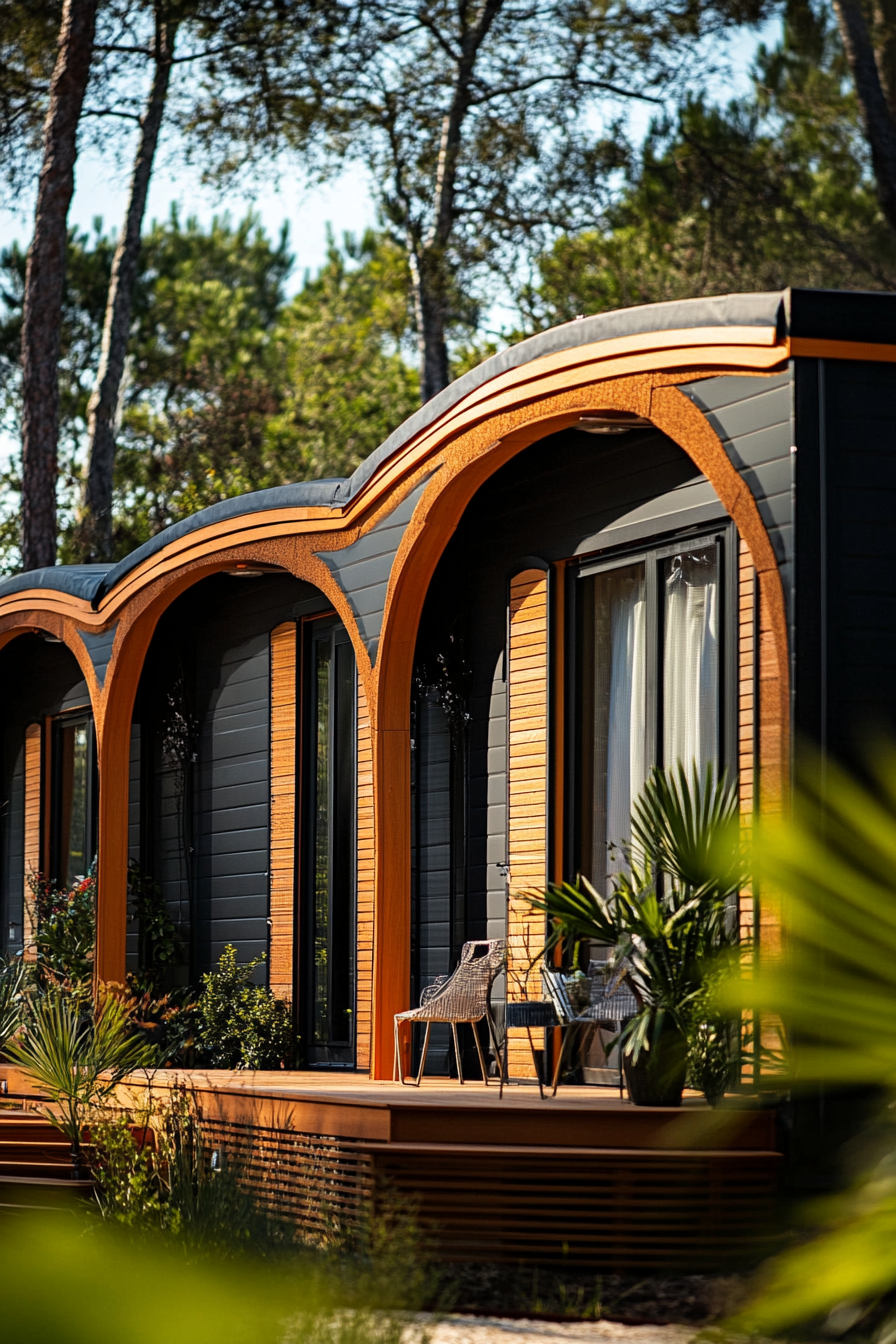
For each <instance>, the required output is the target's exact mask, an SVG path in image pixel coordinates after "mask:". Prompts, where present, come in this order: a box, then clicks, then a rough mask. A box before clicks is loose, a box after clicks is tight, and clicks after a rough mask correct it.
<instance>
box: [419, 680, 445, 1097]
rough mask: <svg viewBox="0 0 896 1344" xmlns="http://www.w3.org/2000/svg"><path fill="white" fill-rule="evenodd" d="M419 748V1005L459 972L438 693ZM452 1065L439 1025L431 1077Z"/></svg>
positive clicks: (425, 710)
mask: <svg viewBox="0 0 896 1344" xmlns="http://www.w3.org/2000/svg"><path fill="white" fill-rule="evenodd" d="M414 744H415V745H414V807H413V813H412V816H413V847H412V852H413V885H414V897H415V900H414V905H415V919H414V925H413V939H414V946H413V949H412V950H413V958H414V967H413V970H414V977H413V979H414V983H413V985H412V994H413V995H414V1002H415V1003H419V1000H420V994H421V993H422V991H423V990H424V989H425V988H426V986H427V985H431V984H432V982H433V980H434V979H435V977H436V976H437V975H447V974H448V973H449V972H450V971H451V970H452V969H453V964H452V963H453V957H452V947H451V910H452V892H451V801H452V800H451V736H450V732H449V729H448V720H447V718H446V716H445V712H444V710H443V709H442V708H441V706H440V705H439V703H438V700H437V699H436V696H435V695H434V694H433V693H430V694H429V695H426V696H422V697H420V699H419V700H418V705H417V720H416V723H415V737H414ZM419 1043H420V1042H419V1041H418V1042H417V1044H418V1045H419ZM448 1060H449V1030H448V1027H447V1026H444V1025H435V1026H434V1027H433V1029H432V1035H431V1038H430V1049H429V1054H428V1055H427V1064H426V1072H427V1073H432V1074H444V1073H447V1071H448Z"/></svg>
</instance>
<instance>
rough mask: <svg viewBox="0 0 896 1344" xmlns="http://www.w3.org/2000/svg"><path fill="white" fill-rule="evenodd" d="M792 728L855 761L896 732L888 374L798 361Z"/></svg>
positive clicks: (895, 402) (893, 442) (894, 408)
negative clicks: (871, 741) (872, 742)
mask: <svg viewBox="0 0 896 1344" xmlns="http://www.w3.org/2000/svg"><path fill="white" fill-rule="evenodd" d="M797 379H798V399H797V407H798V420H797V424H798V429H799V438H798V448H799V451H798V454H797V491H796V500H797V521H798V528H799V534H798V539H799V554H798V577H797V641H796V668H795V715H796V722H797V726H798V728H799V729H800V730H801V732H802V733H804V734H807V735H809V736H811V737H813V738H815V739H816V740H819V741H820V742H821V743H822V744H823V745H826V746H828V747H830V748H831V749H832V750H834V751H835V752H836V753H837V754H839V755H842V756H846V757H853V758H854V757H856V756H859V757H861V756H862V754H863V752H864V750H865V749H866V743H867V735H868V734H869V733H870V734H875V735H876V737H877V740H879V739H880V733H881V729H883V730H884V731H885V732H887V733H889V734H892V733H893V732H894V731H896V369H894V367H893V365H890V364H877V363H873V364H872V363H868V364H865V363H860V362H858V361H856V362H853V361H845V360H844V361H836V360H824V361H815V360H800V361H798V365H797Z"/></svg>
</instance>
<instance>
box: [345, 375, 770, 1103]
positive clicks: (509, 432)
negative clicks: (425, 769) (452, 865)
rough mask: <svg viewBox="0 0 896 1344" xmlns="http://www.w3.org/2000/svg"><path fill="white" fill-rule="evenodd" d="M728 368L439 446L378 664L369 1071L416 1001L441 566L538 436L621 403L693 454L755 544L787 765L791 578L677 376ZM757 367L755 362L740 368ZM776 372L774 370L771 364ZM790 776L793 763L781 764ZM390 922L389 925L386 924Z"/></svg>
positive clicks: (568, 401) (652, 384)
mask: <svg viewBox="0 0 896 1344" xmlns="http://www.w3.org/2000/svg"><path fill="white" fill-rule="evenodd" d="M734 371H736V370H732V369H731V368H730V367H728V366H723V367H722V368H717V369H705V368H704V369H699V370H690V369H689V370H687V371H681V372H679V373H678V374H677V375H676V376H675V378H674V380H673V378H672V377H671V376H669V375H664V374H663V373H660V374H656V373H652V374H643V375H637V374H636V375H628V376H625V377H618V378H613V379H610V380H608V381H603V380H600V381H595V380H594V379H592V380H591V381H590V382H587V383H585V382H583V383H581V384H580V385H579V386H576V387H572V388H567V389H565V390H563V391H555V392H553V393H551V394H550V395H548V396H545V397H543V398H542V399H539V400H537V401H530V402H527V403H525V404H523V405H516V406H511V407H508V408H507V409H506V410H504V411H502V412H501V413H500V414H496V415H495V416H493V417H491V418H490V419H488V420H487V421H484V422H482V423H479V424H476V425H475V426H473V427H472V428H470V429H468V430H467V431H466V432H465V433H462V434H459V435H458V436H457V437H456V438H454V439H453V440H452V441H451V442H450V443H448V444H447V445H446V446H445V447H444V448H443V449H442V451H441V452H440V453H439V454H438V455H437V456H436V459H435V460H436V461H437V462H438V464H439V465H440V466H441V468H442V469H441V470H440V471H439V472H438V473H437V474H436V475H435V476H434V477H433V479H432V481H431V483H430V484H429V486H428V487H427V489H426V490H425V492H424V494H423V496H422V497H421V499H420V502H419V504H418V505H417V508H416V510H415V513H414V517H413V518H412V519H411V522H410V524H409V526H408V528H407V530H406V532H405V535H404V539H403V541H402V543H401V546H400V548H399V551H398V554H397V556H396V558H395V562H394V564H393V567H392V574H391V579H390V583H389V589H388V592H387V596H386V605H385V613H384V618H383V630H382V636H381V641H380V650H381V652H380V657H379V659H378V663H377V666H376V668H375V676H374V679H375V685H376V704H377V721H376V726H375V732H374V766H375V780H376V788H375V799H376V805H377V818H376V821H377V825H376V832H377V836H378V844H377V853H376V919H375V946H374V1000H375V1011H374V1022H375V1028H374V1033H373V1039H372V1057H371V1072H372V1074H373V1076H374V1077H378V1078H380V1077H388V1076H389V1068H390V1067H391V1065H390V1060H391V1055H390V1051H391V1048H392V1043H391V1030H392V1025H391V1024H392V1017H393V1014H394V1013H396V1012H400V1011H402V1010H403V1009H404V1008H406V1007H407V998H408V992H409V967H410V905H409V902H410V805H409V797H410V730H409V711H408V706H409V701H410V688H411V674H412V665H413V657H414V647H415V642H416V634H417V627H418V624H419V620H420V615H421V612H422V608H423V602H424V599H425V596H426V592H427V590H428V587H429V584H430V581H431V579H432V576H433V573H434V571H435V568H436V565H437V564H438V561H439V559H440V557H441V554H442V552H443V551H444V548H445V546H446V545H447V543H448V540H449V539H450V537H451V535H452V534H453V532H454V530H455V528H456V527H457V525H458V523H459V522H460V519H461V517H462V516H463V513H464V511H465V509H466V508H467V505H468V504H469V503H470V501H471V500H472V498H473V496H474V495H475V493H476V491H477V490H478V489H479V488H480V487H481V486H482V485H483V484H484V482H485V481H486V480H487V479H488V478H489V477H490V476H491V475H493V474H494V472H496V471H497V470H498V469H499V468H500V467H502V466H503V465H504V464H505V463H506V462H508V461H510V459H511V458H513V457H515V456H516V454H517V453H519V452H522V451H523V449H524V448H527V447H528V446H529V445H530V444H532V443H534V442H535V441H537V440H538V439H541V438H543V437H545V436H546V435H548V434H551V433H555V432H557V431H558V430H561V429H564V428H569V427H571V426H573V425H575V424H576V423H577V421H578V419H579V417H580V416H581V415H582V414H583V413H587V412H588V411H594V410H597V409H601V410H609V409H614V410H620V411H628V412H631V413H633V414H636V415H639V416H643V417H644V418H645V419H649V420H650V421H651V422H652V423H653V424H654V425H655V426H656V428H658V429H660V430H661V431H662V432H663V433H665V434H667V435H668V436H669V437H670V438H671V439H672V440H673V441H674V442H675V443H677V444H678V445H679V447H681V448H682V449H683V450H684V452H686V453H687V454H688V456H689V457H690V458H691V459H692V461H693V462H694V463H695V465H696V466H698V467H699V469H700V470H701V471H702V472H703V473H704V475H705V476H706V477H707V480H708V481H709V482H710V484H711V485H712V486H713V488H714V489H715V491H716V494H717V495H718V497H719V499H720V501H721V503H722V504H723V506H724V507H725V509H726V510H727V512H728V513H729V514H730V516H731V517H732V518H733V520H734V522H735V524H736V525H737V528H738V532H739V534H740V536H741V537H742V538H743V539H744V541H745V542H746V543H747V545H748V547H749V549H750V552H751V554H752V556H753V560H754V564H755V567H756V570H757V574H758V577H759V583H760V589H761V594H762V600H763V602H764V604H765V605H766V608H767V611H768V613H769V616H770V621H771V628H772V632H773V641H774V648H775V654H776V657H777V663H778V669H779V675H778V678H777V686H778V702H777V705H776V706H775V708H774V711H773V712H774V714H775V717H776V718H777V721H778V723H779V725H780V741H781V755H782V765H783V760H784V759H786V753H787V750H788V741H787V733H788V725H789V683H788V667H789V662H788V648H787V645H788V637H787V616H786V606H785V600H784V588H783V584H782V582H781V576H780V572H779V570H778V563H777V558H776V556H775V553H774V549H773V547H772V544H771V539H770V538H769V535H768V531H767V529H766V527H765V524H764V523H763V521H762V517H761V515H760V513H759V508H758V505H757V504H756V500H755V499H754V497H753V495H752V493H751V492H750V490H749V488H748V487H747V485H746V483H745V482H744V480H743V479H742V477H741V476H740V474H739V473H738V471H737V469H736V467H735V466H734V464H733V463H732V462H731V460H730V458H729V457H728V455H727V453H726V452H725V448H724V445H723V443H722V441H721V439H720V438H719V436H718V435H717V434H716V432H715V431H714V430H713V428H712V427H711V425H710V424H709V423H708V421H707V420H706V418H705V416H704V415H703V413H702V412H701V411H700V410H699V409H698V408H697V407H696V406H695V405H694V403H693V402H692V401H691V400H690V399H689V398H688V397H686V396H685V395H684V393H682V392H681V391H680V390H679V388H678V387H677V386H676V385H675V384H676V383H677V382H682V383H684V382H691V381H693V380H694V379H695V378H700V377H713V376H718V375H720V374H723V373H731V372H734ZM739 371H740V372H750V371H755V370H750V369H749V368H748V369H746V370H744V369H741V370H739ZM769 371H771V370H769ZM782 777H783V770H782ZM387 931H388V932H387Z"/></svg>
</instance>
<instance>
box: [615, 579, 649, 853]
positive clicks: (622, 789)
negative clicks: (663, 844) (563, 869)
mask: <svg viewBox="0 0 896 1344" xmlns="http://www.w3.org/2000/svg"><path fill="white" fill-rule="evenodd" d="M646 615H647V606H646V602H645V595H644V584H643V582H641V583H639V584H630V585H629V587H628V591H625V592H620V593H618V594H617V595H616V597H615V600H614V602H613V605H612V612H611V628H612V634H611V639H610V646H611V667H610V704H609V711H610V712H609V733H608V738H609V740H608V743H607V761H606V770H607V836H606V840H607V844H608V845H618V844H619V843H620V841H622V840H628V839H629V837H630V835H631V814H632V803H633V802H634V800H635V798H637V796H638V794H639V793H640V792H641V789H642V787H643V784H644V780H645V779H646V777H647V716H646V709H647V703H646V694H645V692H646V657H645V654H646V649H645V636H646V631H647V620H646ZM619 862H620V856H619V855H618V854H617V855H615V856H611V857H610V858H609V859H608V863H607V872H608V873H610V872H614V871H616V870H617V869H618V867H619Z"/></svg>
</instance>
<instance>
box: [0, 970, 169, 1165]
mask: <svg viewBox="0 0 896 1344" xmlns="http://www.w3.org/2000/svg"><path fill="white" fill-rule="evenodd" d="M6 1053H7V1054H8V1055H9V1057H10V1059H12V1060H13V1062H14V1063H16V1064H18V1065H20V1066H21V1068H22V1069H24V1071H25V1073H26V1074H27V1075H28V1076H29V1078H31V1079H32V1080H33V1081H34V1082H35V1083H37V1084H38V1086H39V1087H40V1088H41V1090H42V1092H43V1093H44V1095H45V1096H46V1097H47V1098H48V1099H49V1104H48V1105H47V1107H46V1108H45V1111H44V1113H45V1115H46V1118H47V1119H48V1120H49V1122H50V1123H51V1124H52V1125H55V1126H56V1127H57V1129H59V1130H61V1132H62V1133H63V1134H64V1135H65V1136H66V1138H67V1139H68V1140H69V1142H70V1143H71V1146H72V1162H73V1164H74V1167H75V1169H76V1171H77V1170H79V1169H80V1164H81V1141H82V1134H83V1130H84V1126H85V1124H86V1123H87V1120H88V1118H89V1116H90V1114H91V1112H92V1111H93V1110H95V1109H96V1108H97V1107H98V1106H100V1105H101V1104H102V1103H103V1102H104V1101H106V1100H107V1098H109V1097H110V1096H111V1095H112V1093H113V1092H114V1091H115V1088H116V1087H117V1086H118V1084H119V1083H120V1082H121V1080H122V1078H125V1077H126V1076H127V1075H128V1074H129V1073H133V1072H135V1071H136V1070H137V1069H146V1068H149V1067H151V1066H152V1065H153V1064H154V1062H155V1052H154V1051H153V1050H152V1048H151V1047H150V1046H148V1045H147V1044H146V1042H145V1041H143V1040H141V1039H140V1037H139V1036H138V1035H136V1034H135V1032H134V1027H133V1022H132V1019H131V1016H130V1014H129V1012H128V1011H127V1007H126V1005H125V1004H124V1003H123V1002H122V1000H121V999H120V998H117V997H115V996H114V995H113V994H111V993H108V992H105V993H101V994H100V995H99V996H98V998H97V999H96V1001H95V1002H94V1003H93V1004H91V1005H90V1007H89V1008H87V1009H85V1006H84V1004H83V1002H82V1000H81V999H80V998H79V997H78V996H75V995H72V994H70V993H66V992H65V991H64V990H60V989H57V988H55V987H51V988H49V989H47V990H46V991H45V992H44V993H41V994H38V995H36V996H34V997H33V998H32V999H31V1001H30V1002H29V1004H28V1010H27V1014H26V1016H25V1021H24V1027H23V1030H22V1034H21V1036H20V1037H19V1038H18V1039H17V1040H14V1041H10V1042H8V1043H7V1046H6Z"/></svg>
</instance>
